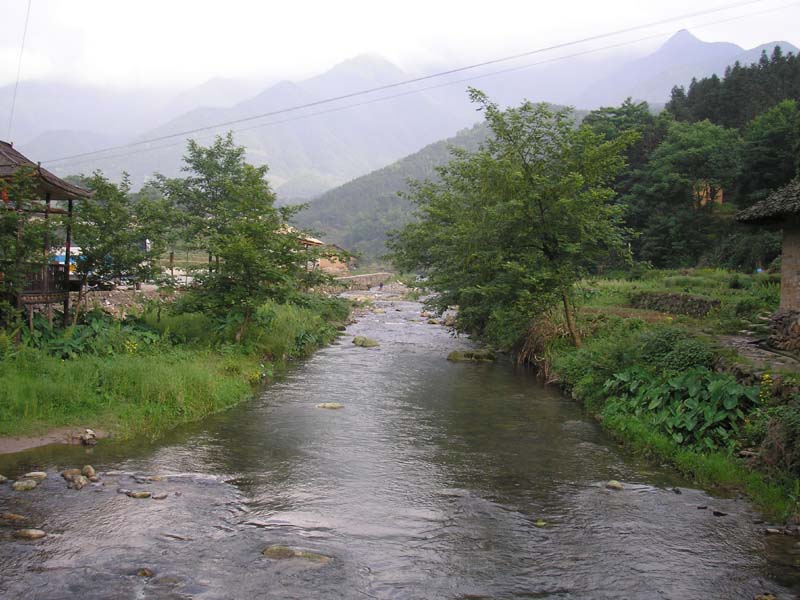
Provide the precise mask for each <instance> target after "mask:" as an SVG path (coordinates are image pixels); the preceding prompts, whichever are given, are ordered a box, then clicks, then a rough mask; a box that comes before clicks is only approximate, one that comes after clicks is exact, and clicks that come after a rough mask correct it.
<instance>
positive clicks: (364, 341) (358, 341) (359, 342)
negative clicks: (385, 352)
mask: <svg viewBox="0 0 800 600" xmlns="http://www.w3.org/2000/svg"><path fill="white" fill-rule="evenodd" d="M353 343H354V344H355V345H356V346H359V347H361V348H375V347H377V346H380V344H379V343H378V342H376V341H375V340H373V339H372V338H368V337H364V336H363V335H357V336H356V337H354V338H353Z"/></svg>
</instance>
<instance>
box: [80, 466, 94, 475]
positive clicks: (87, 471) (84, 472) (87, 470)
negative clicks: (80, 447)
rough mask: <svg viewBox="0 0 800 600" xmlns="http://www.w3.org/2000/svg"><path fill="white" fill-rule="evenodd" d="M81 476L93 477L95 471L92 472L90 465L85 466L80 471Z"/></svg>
mask: <svg viewBox="0 0 800 600" xmlns="http://www.w3.org/2000/svg"><path fill="white" fill-rule="evenodd" d="M81 475H83V476H84V477H87V478H89V477H95V476H96V475H97V471H95V470H94V467H93V466H92V465H86V466H84V467H83V468H82V469H81Z"/></svg>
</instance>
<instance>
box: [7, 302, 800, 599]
mask: <svg viewBox="0 0 800 600" xmlns="http://www.w3.org/2000/svg"><path fill="white" fill-rule="evenodd" d="M385 308H386V313H385V314H371V315H368V316H367V317H365V318H364V319H363V320H362V321H361V322H359V323H358V324H356V325H354V326H353V327H351V328H350V330H349V331H348V332H347V333H348V335H347V336H345V337H343V338H342V340H341V343H340V344H337V345H334V346H331V347H330V348H327V349H325V350H323V351H321V352H319V353H318V354H317V355H316V356H315V357H314V358H313V359H311V360H310V361H308V362H306V363H304V364H302V365H299V366H298V367H297V368H295V369H293V370H292V371H291V372H290V373H289V374H288V375H287V376H286V377H285V378H283V379H282V380H281V381H279V382H278V383H275V384H273V385H271V386H269V387H268V389H267V390H266V391H265V392H264V393H263V395H261V397H259V398H257V399H254V400H253V401H252V402H249V403H247V404H244V405H241V406H239V407H237V408H235V409H232V410H230V411H227V412H225V413H222V414H218V415H215V416H213V417H212V418H210V419H208V420H206V421H204V422H203V423H200V424H196V425H193V426H190V427H186V428H182V429H180V430H178V431H176V432H174V433H173V434H171V436H169V437H168V438H165V439H162V440H159V441H158V442H147V441H138V442H131V443H111V442H105V443H102V444H101V445H99V446H98V447H96V448H95V449H93V450H90V451H87V450H85V449H82V448H78V447H50V448H44V449H39V450H36V451H31V452H27V453H24V454H21V455H17V456H14V457H5V458H0V473H4V474H5V475H9V476H10V475H16V474H19V473H21V472H23V471H25V470H29V469H31V468H34V467H37V468H45V469H47V470H48V471H49V472H50V473H51V476H50V478H48V479H47V480H46V481H45V482H44V484H43V485H42V487H41V488H40V489H37V490H34V491H32V492H27V493H14V492H11V491H10V489H9V487H8V486H2V487H1V488H0V511H12V512H15V513H21V514H25V515H27V516H29V517H30V518H31V522H32V524H34V525H35V526H39V527H42V528H43V529H45V530H46V531H48V537H46V538H45V539H44V540H41V541H38V542H21V541H17V540H15V539H14V538H13V537H12V531H13V528H11V527H8V526H0V595H4V597H6V596H7V597H10V598H17V597H35V598H64V597H67V596H72V595H73V594H78V595H80V596H81V597H88V598H106V597H114V598H256V597H258V598H304V599H305V598H547V597H557V598H615V599H616V598H648V599H649V598H680V599H686V598H747V599H752V598H753V597H754V596H755V595H756V594H758V593H761V592H763V591H771V592H773V593H775V594H776V595H777V596H778V597H786V598H790V597H794V594H793V593H792V592H793V591H795V592H796V591H797V590H800V580H799V579H798V575H797V573H798V571H797V567H796V565H795V564H794V563H793V557H792V555H791V554H789V553H788V548H787V546H791V543H792V540H790V539H789V538H785V539H783V538H781V539H773V538H768V537H765V536H764V535H763V533H762V531H761V528H762V526H758V525H755V524H754V523H753V521H754V520H756V519H757V518H758V515H756V514H754V513H753V512H752V511H751V509H750V508H749V507H748V506H747V504H745V503H744V502H742V501H739V500H736V499H721V498H714V497H709V496H708V495H706V494H705V493H704V492H702V491H698V490H695V489H691V488H690V487H688V486H687V484H686V482H685V481H682V480H680V479H678V478H677V477H676V476H675V475H674V474H673V473H671V472H669V471H667V470H663V469H659V468H657V467H654V466H653V465H650V464H646V463H642V462H639V461H637V460H635V459H633V458H631V457H630V456H628V455H626V454H625V453H624V452H622V451H621V450H620V449H619V448H618V447H617V446H616V445H615V444H614V443H613V441H612V440H610V439H609V438H608V437H606V436H605V435H604V434H603V433H602V431H601V430H600V429H599V427H598V426H597V425H596V424H595V423H593V422H591V421H588V420H587V419H586V418H585V417H584V415H582V414H581V411H580V409H579V407H578V406H576V405H575V404H574V403H573V402H571V401H569V400H568V399H566V398H564V397H563V396H561V395H560V394H559V393H558V392H557V390H555V389H552V388H546V387H542V386H540V385H539V384H538V383H537V382H536V380H535V379H534V378H533V377H532V376H531V375H530V374H529V373H525V372H521V371H517V370H515V369H513V368H512V367H511V366H510V365H508V364H496V365H484V364H481V365H464V364H452V363H448V362H447V361H446V360H445V357H446V356H447V353H448V352H449V351H450V350H452V349H453V348H457V347H461V346H464V345H465V344H466V342H465V341H464V340H459V339H455V338H453V337H451V336H450V335H449V334H448V333H447V331H445V330H444V329H442V328H440V327H437V326H432V325H428V324H427V323H425V322H424V321H423V320H422V319H420V317H419V305H417V304H413V303H399V302H398V303H394V304H389V303H388V302H387V303H386V305H385ZM355 334H360V335H362V334H363V335H368V336H370V337H373V338H375V339H377V340H379V341H380V342H381V346H380V348H377V349H364V348H357V347H355V346H353V345H352V344H350V343H349V342H350V339H351V338H350V337H349V336H351V335H355ZM320 402H339V403H341V404H344V405H345V408H344V409H343V410H337V411H330V410H320V409H316V408H315V405H316V404H318V403H320ZM87 462H91V463H92V464H94V465H95V466H96V467H97V468H98V469H100V470H101V471H102V472H104V473H105V475H104V476H103V483H104V484H105V485H102V486H97V487H90V488H84V490H82V491H80V492H77V491H73V490H67V489H66V487H65V486H64V483H63V481H61V479H60V478H59V477H57V475H56V473H57V471H58V470H60V469H62V468H65V467H70V466H75V465H82V464H85V463H87ZM109 472H111V474H108V473H109ZM135 474H139V475H141V474H147V475H161V476H163V479H160V480H157V481H144V480H139V481H137V480H136V479H134V477H133V475H135ZM608 479H618V480H621V481H623V482H625V490H623V491H621V492H613V491H609V490H606V489H605V488H604V487H603V485H602V484H603V482H605V481H607V480H608ZM120 487H121V488H125V489H146V490H150V491H153V492H166V493H168V494H169V496H168V497H167V498H166V499H164V500H135V499H132V498H129V497H127V496H125V495H124V494H120V493H117V488H120ZM673 487H678V488H679V489H680V491H681V492H682V493H680V494H678V493H675V492H674V491H673V490H672V488H673ZM698 506H707V507H708V508H707V509H698ZM714 508H716V509H719V510H721V511H723V512H726V513H728V516H725V517H715V516H713V514H712V509H714ZM542 521H543V522H544V523H542ZM542 525H543V526H542ZM274 544H280V545H287V546H291V547H294V548H300V549H304V550H308V551H313V552H316V553H320V554H323V555H326V556H330V557H333V560H332V561H331V562H328V563H322V562H314V561H308V560H303V559H297V558H296V559H289V560H271V559H269V558H266V557H264V556H263V555H262V554H261V551H262V550H263V549H264V548H265V547H267V546H269V545H274ZM145 567H146V568H148V569H150V570H151V571H152V574H153V576H152V577H143V576H138V575H137V574H136V572H137V571H138V570H139V569H142V568H145Z"/></svg>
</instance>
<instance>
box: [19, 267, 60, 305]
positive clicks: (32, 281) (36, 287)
mask: <svg viewBox="0 0 800 600" xmlns="http://www.w3.org/2000/svg"><path fill="white" fill-rule="evenodd" d="M66 273H67V271H66V266H64V265H60V264H49V265H43V266H41V265H38V266H34V265H31V271H29V272H28V273H27V275H26V281H25V289H24V290H23V292H22V294H21V297H22V298H23V301H24V302H35V301H37V300H38V301H42V302H47V301H51V300H48V298H50V297H54V296H63V295H64V294H66V293H67V289H68V285H69V284H68V282H67V279H66Z"/></svg>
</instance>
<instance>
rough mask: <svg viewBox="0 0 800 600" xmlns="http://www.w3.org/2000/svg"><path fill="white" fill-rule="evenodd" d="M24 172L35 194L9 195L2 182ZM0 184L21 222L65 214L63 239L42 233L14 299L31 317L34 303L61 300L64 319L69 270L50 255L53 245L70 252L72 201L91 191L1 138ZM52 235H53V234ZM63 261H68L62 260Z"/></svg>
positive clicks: (8, 205) (4, 202)
mask: <svg viewBox="0 0 800 600" xmlns="http://www.w3.org/2000/svg"><path fill="white" fill-rule="evenodd" d="M25 172H27V173H29V174H30V176H31V177H32V178H33V179H34V185H33V188H34V190H35V192H34V193H35V197H34V198H13V197H10V196H9V194H8V193H7V191H5V187H6V186H4V185H3V183H6V184H8V183H10V182H11V181H12V179H13V178H14V177H15V176H17V175H18V174H20V173H25ZM0 188H2V189H3V193H2V202H1V204H2V209H4V210H10V211H16V212H17V213H19V214H20V215H22V216H24V217H25V218H24V219H21V220H20V226H24V222H25V220H26V219H35V218H42V219H45V220H49V219H50V217H51V215H61V216H62V217H63V218H64V222H63V230H62V233H63V239H59V240H56V239H51V234H50V233H47V234H45V237H44V239H43V240H42V261H41V263H39V264H35V265H30V270H29V272H28V273H27V280H26V282H25V285H24V286H23V289H22V290H21V292H19V293H17V294H16V295H15V296H16V297H15V298H14V299H13V300H14V302H15V303H16V305H17V306H18V307H19V308H28V312H29V317H32V314H33V305H36V304H45V305H52V304H62V305H63V314H64V322H65V323H66V321H67V318H68V317H67V315H68V314H69V287H70V279H69V277H70V272H69V268H68V267H67V265H66V264H59V263H57V262H54V261H53V260H52V256H53V253H54V249H55V248H61V252H63V253H64V255H65V257H66V256H71V255H72V219H73V212H74V202H75V201H76V200H87V199H88V198H90V197H91V195H92V194H91V192H89V191H88V190H85V189H83V188H81V187H78V186H76V185H73V184H71V183H69V182H67V181H64V180H63V179H61V178H59V177H57V176H56V175H54V174H53V173H51V172H50V171H48V170H47V169H44V168H42V166H41V165H40V164H38V163H34V162H33V161H32V160H30V159H29V158H27V157H25V156H24V155H23V154H22V153H20V152H19V151H17V150H16V149H15V148H14V147H13V145H12V144H10V143H8V142H3V141H0ZM59 205H63V206H65V208H62V207H60V206H59ZM48 231H49V229H48ZM52 235H53V237H55V234H52ZM66 262H68V261H66V260H65V263H66Z"/></svg>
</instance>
